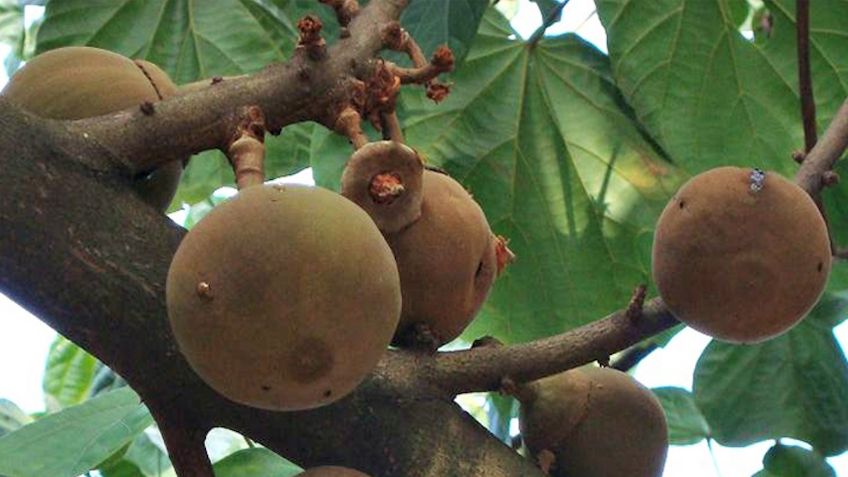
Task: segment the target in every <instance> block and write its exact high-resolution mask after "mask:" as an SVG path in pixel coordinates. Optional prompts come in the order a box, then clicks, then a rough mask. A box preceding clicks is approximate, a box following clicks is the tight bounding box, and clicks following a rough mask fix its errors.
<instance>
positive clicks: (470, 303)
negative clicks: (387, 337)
mask: <svg viewBox="0 0 848 477" xmlns="http://www.w3.org/2000/svg"><path fill="white" fill-rule="evenodd" d="M422 191H423V200H422V205H421V217H420V218H419V219H418V220H417V221H416V222H414V223H413V224H412V225H410V226H409V227H407V228H405V229H403V230H401V231H400V232H398V233H395V234H390V235H387V236H386V240H387V241H388V243H389V246H390V247H391V248H392V251H393V252H394V254H395V259H396V260H397V264H398V270H399V272H400V281H401V288H402V291H403V311H402V313H401V319H400V325H399V326H398V331H397V333H396V335H395V339H394V341H393V343H394V344H396V345H401V346H403V345H407V344H408V343H407V342H406V339H407V336H408V334H409V333H410V330H411V328H413V327H414V325H415V324H416V323H423V324H425V325H427V327H428V328H429V331H430V332H431V333H432V334H433V335H434V337H435V338H436V340H437V344H443V343H447V342H449V341H451V340H453V339H454V338H456V337H457V336H459V335H460V334H461V333H462V331H463V330H464V329H465V327H466V326H468V323H470V322H471V320H472V319H473V318H474V315H475V314H476V313H477V311H479V309H480V307H481V306H482V304H483V301H484V300H485V299H486V295H487V294H488V292H489V289H490V288H491V286H492V283H493V282H494V279H495V275H496V272H497V259H496V257H495V246H496V241H495V238H494V236H493V235H492V231H491V229H490V228H489V223H488V222H487V221H486V216H485V215H484V214H483V211H482V210H481V209H480V206H479V205H477V203H476V202H474V199H472V198H471V195H470V194H469V193H468V192H467V191H466V190H465V189H464V188H463V187H462V185H460V184H459V183H458V182H456V181H455V180H453V179H452V178H450V177H449V176H447V175H446V174H442V173H438V172H434V171H430V170H425V171H424V175H423V187H422Z"/></svg>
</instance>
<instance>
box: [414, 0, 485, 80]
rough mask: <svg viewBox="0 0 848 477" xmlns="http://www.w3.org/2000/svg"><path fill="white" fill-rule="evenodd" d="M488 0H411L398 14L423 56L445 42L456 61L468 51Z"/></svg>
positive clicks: (428, 54) (429, 53)
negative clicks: (400, 13) (413, 0)
mask: <svg viewBox="0 0 848 477" xmlns="http://www.w3.org/2000/svg"><path fill="white" fill-rule="evenodd" d="M488 6H489V0H426V1H423V2H422V1H416V2H411V3H410V5H409V7H407V9H406V10H404V12H403V15H402V16H401V18H400V21H401V24H402V25H403V27H404V28H405V29H406V30H407V31H408V32H409V33H410V35H412V37H413V38H415V41H416V42H418V46H420V47H421V49H422V51H423V52H424V54H425V55H427V57H429V56H430V55H432V54H433V52H434V51H435V50H436V47H438V46H439V45H444V44H447V45H448V46H449V47H450V49H451V51H453V54H454V57H455V58H456V63H457V64H460V63H461V62H462V60H463V59H464V58H465V56H466V54H468V50H469V48H470V47H471V43H472V40H474V35H475V33H476V32H477V27H478V25H479V24H480V20H481V19H482V18H483V14H484V13H485V12H486V7H488Z"/></svg>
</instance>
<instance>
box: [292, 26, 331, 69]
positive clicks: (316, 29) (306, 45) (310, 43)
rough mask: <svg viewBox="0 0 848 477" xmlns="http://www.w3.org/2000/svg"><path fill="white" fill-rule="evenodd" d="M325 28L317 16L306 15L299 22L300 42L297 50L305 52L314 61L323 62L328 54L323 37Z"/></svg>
mask: <svg viewBox="0 0 848 477" xmlns="http://www.w3.org/2000/svg"><path fill="white" fill-rule="evenodd" d="M323 27H324V25H323V24H322V23H321V19H320V18H318V17H317V16H315V15H306V16H305V17H303V18H301V19H300V20H299V21H298V22H297V29H298V30H299V31H300V40H299V41H298V42H297V48H296V49H297V50H301V51H302V50H305V51H306V53H307V55H309V58H311V59H312V60H313V61H318V60H321V59H323V58H324V57H325V56H326V54H327V42H326V41H324V38H322V37H321V29H322V28H323Z"/></svg>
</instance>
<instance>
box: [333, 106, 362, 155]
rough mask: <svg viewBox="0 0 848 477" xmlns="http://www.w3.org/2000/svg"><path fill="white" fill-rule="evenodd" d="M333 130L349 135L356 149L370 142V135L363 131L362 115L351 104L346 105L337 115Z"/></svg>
mask: <svg viewBox="0 0 848 477" xmlns="http://www.w3.org/2000/svg"><path fill="white" fill-rule="evenodd" d="M333 131H336V132H337V133H339V134H341V135H343V136H345V137H347V138H348V140H349V141H350V143H351V144H353V148H354V149H359V148H361V147H362V146H364V145H366V144H368V136H366V135H365V133H364V132H362V116H360V114H359V113H358V112H357V111H356V110H355V109H353V108H352V107H351V106H346V107H345V108H344V109H342V111H341V112H340V113H339V114H338V115H337V116H336V119H335V121H334V122H333Z"/></svg>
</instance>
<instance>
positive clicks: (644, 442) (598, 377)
mask: <svg viewBox="0 0 848 477" xmlns="http://www.w3.org/2000/svg"><path fill="white" fill-rule="evenodd" d="M520 399H521V410H520V413H519V427H520V429H521V436H522V438H523V439H524V443H525V445H526V446H527V449H528V450H529V451H530V455H532V456H533V457H534V458H535V457H537V456H538V455H539V454H540V453H542V452H543V451H549V452H552V453H553V455H554V459H555V460H554V462H553V466H552V469H551V475H552V476H554V477H620V476H628V477H659V476H660V475H662V471H663V467H664V466H665V458H666V454H667V452H668V430H667V427H666V420H665V414H664V412H663V410H662V407H661V406H660V404H659V402H658V401H657V399H656V398H655V397H654V395H653V393H652V392H651V391H650V390H649V389H647V388H646V387H644V386H642V385H641V384H640V383H639V382H638V381H636V380H635V379H633V378H631V377H630V376H629V375H628V374H627V373H623V372H621V371H617V370H614V369H610V368H596V367H589V366H586V367H583V368H578V369H573V370H570V371H566V372H564V373H560V374H556V375H553V376H550V377H547V378H543V379H540V380H538V381H534V382H532V383H529V384H527V385H526V388H525V389H524V391H523V392H522V394H521V395H520Z"/></svg>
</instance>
